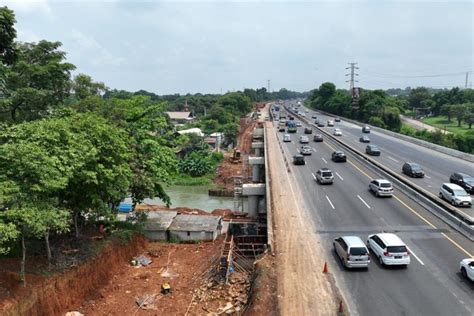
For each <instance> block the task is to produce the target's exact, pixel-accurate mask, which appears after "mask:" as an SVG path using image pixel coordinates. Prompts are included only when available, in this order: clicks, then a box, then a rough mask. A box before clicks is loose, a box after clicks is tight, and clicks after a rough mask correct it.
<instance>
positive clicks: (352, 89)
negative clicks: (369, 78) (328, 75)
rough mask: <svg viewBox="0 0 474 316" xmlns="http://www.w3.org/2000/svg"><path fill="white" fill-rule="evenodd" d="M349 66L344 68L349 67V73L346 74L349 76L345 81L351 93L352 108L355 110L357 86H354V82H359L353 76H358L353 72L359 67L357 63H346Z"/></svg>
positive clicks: (357, 101)
mask: <svg viewBox="0 0 474 316" xmlns="http://www.w3.org/2000/svg"><path fill="white" fill-rule="evenodd" d="M348 64H349V67H346V69H350V70H351V73H350V74H346V76H350V79H349V80H346V82H349V91H350V93H351V95H352V110H357V109H358V108H359V88H356V87H355V84H354V83H355V82H359V81H358V80H355V77H356V76H358V75H359V74H357V73H356V72H355V70H356V69H359V67H357V66H356V65H357V63H348Z"/></svg>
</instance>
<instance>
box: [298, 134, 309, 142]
mask: <svg viewBox="0 0 474 316" xmlns="http://www.w3.org/2000/svg"><path fill="white" fill-rule="evenodd" d="M300 143H301V144H307V143H309V138H308V136H304V135H301V136H300Z"/></svg>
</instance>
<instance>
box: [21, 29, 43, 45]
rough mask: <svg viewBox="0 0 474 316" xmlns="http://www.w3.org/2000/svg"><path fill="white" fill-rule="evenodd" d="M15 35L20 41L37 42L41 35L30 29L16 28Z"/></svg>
mask: <svg viewBox="0 0 474 316" xmlns="http://www.w3.org/2000/svg"><path fill="white" fill-rule="evenodd" d="M17 36H18V40H20V41H22V42H39V41H40V40H41V37H40V36H38V35H37V34H36V33H35V32H34V31H33V30H30V29H18V30H17Z"/></svg>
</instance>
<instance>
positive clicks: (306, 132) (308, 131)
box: [304, 127, 313, 134]
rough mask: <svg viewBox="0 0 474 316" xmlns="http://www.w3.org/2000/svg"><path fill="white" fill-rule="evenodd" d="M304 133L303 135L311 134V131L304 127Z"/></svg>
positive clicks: (309, 128)
mask: <svg viewBox="0 0 474 316" xmlns="http://www.w3.org/2000/svg"><path fill="white" fill-rule="evenodd" d="M304 133H305V134H313V130H312V129H311V127H306V128H305V129H304Z"/></svg>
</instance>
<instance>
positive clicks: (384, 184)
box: [380, 183, 392, 188]
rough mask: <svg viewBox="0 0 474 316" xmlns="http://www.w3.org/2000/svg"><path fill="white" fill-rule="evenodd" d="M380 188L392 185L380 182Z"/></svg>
mask: <svg viewBox="0 0 474 316" xmlns="http://www.w3.org/2000/svg"><path fill="white" fill-rule="evenodd" d="M380 187H381V188H391V187H392V185H391V184H390V183H380Z"/></svg>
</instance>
